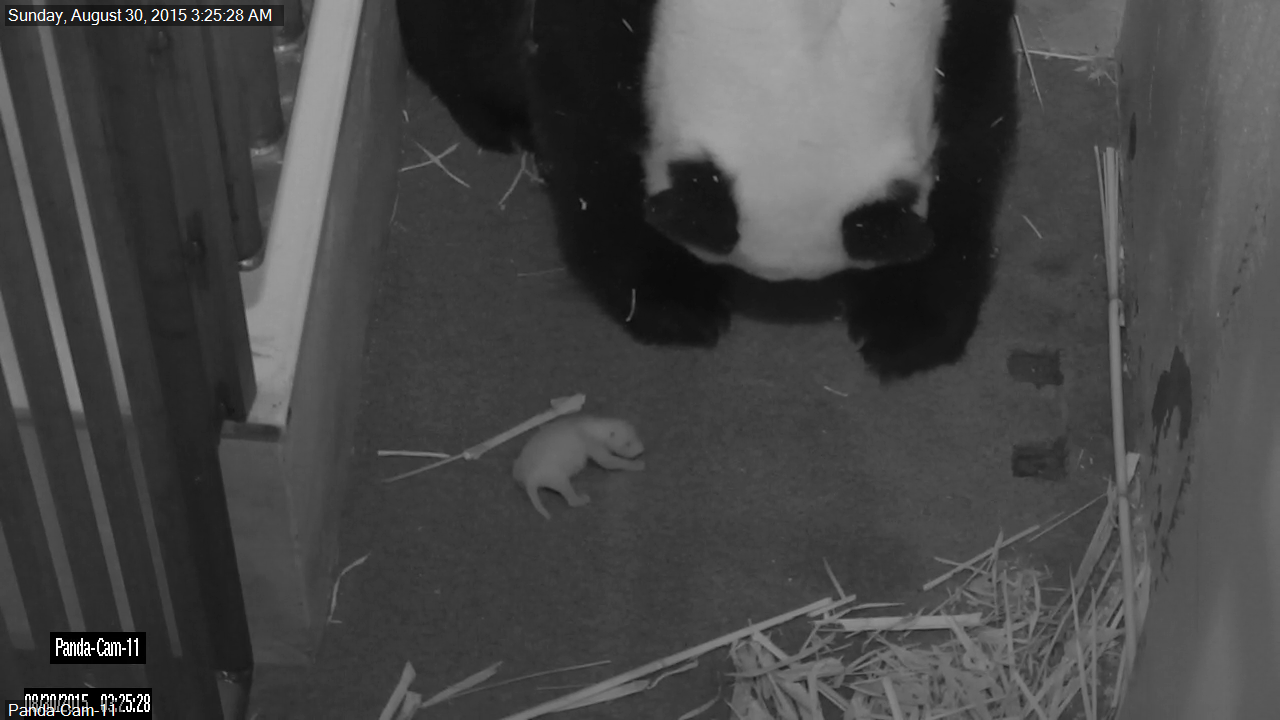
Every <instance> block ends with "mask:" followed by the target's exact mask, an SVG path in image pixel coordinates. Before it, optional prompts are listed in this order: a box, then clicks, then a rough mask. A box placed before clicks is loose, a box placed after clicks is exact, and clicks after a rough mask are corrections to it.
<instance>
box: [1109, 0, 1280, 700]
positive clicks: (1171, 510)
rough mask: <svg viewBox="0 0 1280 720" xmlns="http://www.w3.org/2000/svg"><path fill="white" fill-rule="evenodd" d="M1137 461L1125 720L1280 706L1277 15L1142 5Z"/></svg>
mask: <svg viewBox="0 0 1280 720" xmlns="http://www.w3.org/2000/svg"><path fill="white" fill-rule="evenodd" d="M1117 55H1118V59H1119V61H1120V73H1121V74H1120V91H1121V122H1122V123H1123V126H1122V128H1121V129H1122V137H1125V138H1126V140H1125V142H1124V147H1123V157H1125V158H1127V160H1128V162H1127V163H1126V165H1125V168H1124V173H1125V175H1124V191H1123V192H1124V194H1125V197H1124V198H1123V202H1124V208H1125V216H1126V224H1127V227H1126V228H1125V243H1126V249H1125V255H1126V260H1125V274H1126V284H1127V285H1126V293H1127V297H1126V309H1127V312H1128V314H1129V323H1128V343H1127V345H1128V360H1127V367H1128V371H1129V373H1130V376H1131V377H1130V380H1131V383H1130V393H1129V395H1130V397H1129V398H1128V400H1127V403H1128V408H1129V414H1130V418H1129V421H1130V425H1131V430H1130V437H1131V438H1132V440H1131V442H1132V447H1131V449H1132V450H1135V451H1138V452H1141V453H1142V455H1143V466H1142V469H1141V471H1140V476H1141V478H1142V499H1141V500H1142V503H1143V511H1144V514H1145V515H1146V519H1147V521H1148V522H1149V527H1150V529H1151V532H1150V535H1151V538H1152V540H1151V543H1152V544H1151V548H1150V551H1151V552H1150V557H1151V562H1152V565H1153V568H1152V569H1153V572H1154V577H1155V580H1154V590H1153V593H1152V601H1151V607H1150V610H1149V613H1148V616H1147V619H1146V628H1145V633H1144V639H1143V641H1142V644H1141V645H1140V649H1139V653H1138V661H1137V666H1136V668H1135V674H1134V677H1133V683H1132V685H1131V686H1130V692H1129V698H1128V702H1127V703H1126V706H1125V708H1124V712H1123V713H1122V718H1124V719H1125V720H1182V719H1184V718H1185V719H1186V720H1208V719H1210V718H1212V719H1214V720H1234V719H1235V718H1241V719H1242V720H1244V719H1249V720H1252V719H1253V718H1264V717H1268V718H1273V717H1277V713H1278V712H1280V711H1277V709H1276V708H1277V707H1280V241H1277V229H1278V228H1280V4H1278V3H1276V2H1275V0H1129V2H1128V8H1127V11H1126V15H1125V18H1124V24H1123V30H1122V33H1121V40H1120V46H1119V50H1118V54H1117Z"/></svg>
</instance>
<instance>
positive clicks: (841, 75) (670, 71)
mask: <svg viewBox="0 0 1280 720" xmlns="http://www.w3.org/2000/svg"><path fill="white" fill-rule="evenodd" d="M944 21H945V5H944V1H943V0H895V2H894V3H892V4H890V3H889V2H886V1H885V0H697V1H696V2H695V1H693V0H661V1H660V2H659V5H658V9H657V17H655V24H654V34H653V43H652V46H651V49H650V56H649V65H648V70H647V73H648V76H647V87H646V102H647V108H648V112H649V118H650V123H651V131H650V133H651V135H650V146H649V148H648V149H647V152H646V154H645V157H644V161H645V171H646V184H647V190H648V192H649V193H651V194H652V193H655V192H658V191H660V190H663V189H665V188H666V187H667V186H668V185H669V178H668V176H667V170H666V168H667V164H668V163H669V162H671V161H672V160H678V159H682V158H696V157H710V158H711V159H713V160H714V161H715V163H716V164H717V166H718V167H720V168H722V169H723V171H724V172H725V173H726V175H727V176H728V177H729V178H730V179H731V181H732V183H733V190H734V200H735V203H736V205H737V209H738V215H739V241H738V245H737V247H736V249H735V250H734V252H733V254H731V255H730V256H728V257H723V256H712V255H710V254H706V253H699V254H700V256H703V257H704V259H706V260H708V261H711V262H729V263H732V264H735V265H739V266H742V267H744V269H747V270H749V271H751V272H753V273H755V274H758V275H761V276H764V277H769V276H772V277H775V278H776V279H784V278H786V277H817V276H821V275H824V274H828V273H830V272H835V271H837V270H840V269H844V268H845V267H848V266H849V260H848V258H847V256H846V254H845V253H844V252H843V250H842V248H841V234H840V222H841V219H842V218H843V216H844V215H845V213H847V212H848V211H849V210H851V209H853V207H855V206H856V205H859V204H862V203H863V202H867V201H872V200H876V199H879V197H880V196H881V195H882V194H883V193H884V191H885V189H886V186H887V184H888V182H889V181H891V180H893V179H899V178H901V179H911V180H913V181H917V182H920V183H921V184H922V185H923V186H924V187H926V188H927V187H928V185H929V182H930V179H931V177H932V169H931V167H930V161H931V158H932V154H933V146H934V143H935V133H934V130H933V102H934V89H935V85H936V82H937V75H936V71H935V61H936V56H937V46H938V41H939V38H940V35H941V32H942V29H943V25H944ZM924 194H925V195H926V196H927V193H924Z"/></svg>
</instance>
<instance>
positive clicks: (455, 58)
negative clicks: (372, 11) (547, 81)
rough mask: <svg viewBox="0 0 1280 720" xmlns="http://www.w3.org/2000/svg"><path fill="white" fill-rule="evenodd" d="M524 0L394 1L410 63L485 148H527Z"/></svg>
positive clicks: (529, 140) (529, 137) (465, 130)
mask: <svg viewBox="0 0 1280 720" xmlns="http://www.w3.org/2000/svg"><path fill="white" fill-rule="evenodd" d="M526 5H527V4H526V3H525V2H524V0H466V2H458V1H457V0H396V14H397V16H398V18H399V21H400V36H401V39H402V41H403V44H404V50H405V55H406V57H407V59H408V61H409V67H410V68H411V69H412V70H413V72H414V74H415V75H417V76H418V77H419V78H420V79H422V80H423V81H424V82H425V83H426V84H427V86H428V87H429V88H430V89H431V92H432V93H434V94H435V96H436V97H437V98H438V99H439V100H440V102H441V103H442V104H443V105H444V106H445V108H446V109H447V110H448V111H449V115H450V116H451V117H452V118H453V120H454V122H455V123H457V125H458V127H459V129H461V130H462V132H463V134H464V135H466V136H467V137H468V138H469V139H470V140H471V141H472V142H474V143H475V144H476V145H478V146H480V147H481V148H483V149H485V150H490V151H494V152H503V153H509V152H515V151H516V150H519V149H521V148H523V149H526V150H532V149H533V142H532V132H531V131H530V125H529V116H528V108H527V99H526V98H527V90H526V84H525V77H524V71H523V66H522V63H523V53H524V39H525V37H526V33H525V31H524V29H525V25H526V17H527V16H526Z"/></svg>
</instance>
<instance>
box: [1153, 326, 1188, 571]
mask: <svg viewBox="0 0 1280 720" xmlns="http://www.w3.org/2000/svg"><path fill="white" fill-rule="evenodd" d="M1191 392H1192V390H1191V366H1190V365H1188V364H1187V358H1186V356H1185V355H1183V353H1182V348H1180V347H1176V346H1175V347H1174V349H1173V357H1172V358H1171V359H1170V361H1169V368H1168V369H1167V370H1165V371H1164V372H1161V373H1160V379H1159V380H1157V381H1156V391H1155V397H1154V398H1153V399H1152V401H1151V428H1152V429H1153V430H1154V431H1155V432H1153V433H1152V439H1151V450H1150V454H1149V457H1150V458H1151V475H1152V476H1153V477H1155V476H1157V472H1156V471H1157V467H1156V465H1157V464H1158V462H1159V457H1160V454H1159V449H1160V441H1161V440H1162V439H1163V438H1164V437H1166V436H1167V435H1168V433H1169V428H1170V425H1171V424H1172V423H1173V414H1174V412H1175V411H1177V414H1178V449H1179V450H1181V449H1182V447H1183V445H1184V444H1185V443H1186V441H1187V436H1188V435H1190V434H1191ZM1191 461H1192V458H1191V457H1190V454H1188V457H1187V458H1186V459H1185V463H1186V464H1185V465H1184V467H1183V471H1182V478H1181V480H1180V481H1179V484H1178V492H1177V495H1176V497H1174V498H1173V503H1172V508H1170V509H1169V517H1168V524H1167V526H1166V523H1165V520H1166V518H1165V510H1166V506H1165V501H1164V483H1155V503H1153V507H1154V509H1155V517H1153V518H1152V530H1153V531H1154V534H1153V539H1154V541H1155V544H1156V546H1157V547H1158V555H1159V558H1160V562H1159V569H1160V573H1157V575H1156V578H1153V580H1156V581H1157V582H1158V581H1159V579H1161V578H1160V575H1161V574H1162V573H1163V572H1164V569H1165V566H1166V564H1167V563H1168V562H1169V535H1170V533H1171V532H1172V531H1173V528H1174V526H1175V525H1177V523H1178V519H1179V518H1180V517H1181V516H1182V503H1183V498H1184V495H1185V494H1186V491H1187V488H1188V487H1189V486H1190V485H1191Z"/></svg>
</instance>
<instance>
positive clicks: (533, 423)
mask: <svg viewBox="0 0 1280 720" xmlns="http://www.w3.org/2000/svg"><path fill="white" fill-rule="evenodd" d="M586 402H587V396H586V395H583V394H582V393H578V394H577V395H571V396H569V397H562V398H555V399H554V400H552V401H551V409H550V410H547V411H544V412H541V413H539V414H537V415H535V416H533V417H531V418H529V419H528V420H525V421H524V422H522V423H520V424H519V425H517V426H515V427H513V428H511V429H510V430H507V431H505V432H502V433H499V434H498V435H495V436H493V437H491V438H489V439H488V440H485V441H484V442H482V443H479V444H477V445H472V446H471V447H469V448H467V449H466V450H463V451H462V452H460V453H458V454H457V455H450V456H449V457H446V458H445V459H443V460H437V461H436V462H433V463H431V464H429V465H424V466H422V467H420V468H416V469H413V470H409V471H408V472H403V473H400V474H399V475H393V476H392V477H389V478H385V479H384V480H383V481H382V482H384V483H393V482H397V481H400V480H404V479H405V478H410V477H413V476H414V475H418V474H421V473H424V472H426V471H428V470H432V469H434V468H438V467H440V466H441V465H448V464H449V463H451V462H454V461H456V460H475V459H476V458H478V457H480V456H481V455H484V454H485V453H487V452H489V451H490V450H492V449H494V448H495V447H497V446H499V445H501V444H503V443H505V442H507V441H508V440H511V439H512V438H515V437H518V436H520V435H522V434H524V433H526V432H529V431H530V430H532V429H534V428H536V427H538V426H540V425H545V424H547V423H549V422H551V421H552V420H555V419H556V418H558V417H560V416H562V415H569V414H572V413H576V412H578V411H579V410H581V409H582V407H583V405H584V404H586Z"/></svg>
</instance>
